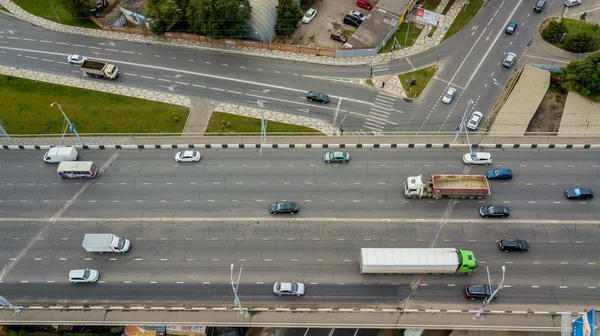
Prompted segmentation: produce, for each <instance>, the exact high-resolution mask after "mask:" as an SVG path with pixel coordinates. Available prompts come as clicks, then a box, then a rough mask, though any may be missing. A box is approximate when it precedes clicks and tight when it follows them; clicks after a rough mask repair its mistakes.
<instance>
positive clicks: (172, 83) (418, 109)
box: [0, 0, 561, 132]
mask: <svg viewBox="0 0 600 336" xmlns="http://www.w3.org/2000/svg"><path fill="white" fill-rule="evenodd" d="M531 6H532V4H531V3H530V2H529V1H525V0H519V1H516V2H511V1H506V0H504V1H497V2H487V3H486V5H485V6H484V7H483V8H482V9H481V11H480V13H479V14H478V15H477V16H476V17H475V18H474V19H473V21H472V22H470V23H469V25H467V26H466V27H465V28H464V29H463V30H462V31H460V32H459V33H458V34H456V35H455V36H454V37H453V38H452V39H451V40H449V41H446V42H444V43H442V44H441V45H439V46H438V47H436V48H434V49H431V50H428V51H427V52H424V53H421V54H418V55H415V56H412V57H410V58H409V59H402V60H397V61H393V62H390V63H387V64H381V65H375V66H374V71H375V73H376V74H377V75H393V74H398V73H403V72H408V71H412V70H414V69H418V68H421V67H424V66H428V65H431V64H438V65H439V66H440V70H439V71H438V73H437V74H436V76H435V79H434V80H433V81H432V82H431V84H430V86H429V87H428V89H427V90H426V91H425V92H424V94H423V96H422V97H421V98H420V99H418V100H415V102H414V103H412V104H411V103H405V102H403V101H402V100H401V99H399V98H392V97H389V96H386V95H384V94H382V93H378V91H377V90H376V89H374V88H372V87H370V86H367V85H357V84H352V81H349V80H354V81H357V80H360V79H364V78H367V77H368V76H369V72H370V70H369V69H370V67H369V66H352V67H339V66H325V65H315V64H304V63H297V62H289V61H281V60H274V59H264V58H258V57H249V56H242V55H234V54H222V53H216V52H213V51H205V50H196V49H184V48H177V47H171V46H162V45H147V44H137V43H132V42H126V41H108V40H106V39H101V38H90V37H84V36H78V35H70V34H62V33H57V32H53V31H47V30H44V29H41V28H38V27H33V26H30V25H28V24H26V23H23V22H21V21H18V20H14V19H12V18H9V17H7V16H5V15H2V14H0V22H1V26H2V27H3V29H2V30H0V52H1V62H2V63H3V64H8V65H13V66H19V67H25V68H31V69H39V70H43V71H50V72H54V73H57V74H61V75H67V76H82V75H81V73H80V72H79V71H78V69H77V68H76V67H75V66H72V65H69V64H67V63H66V56H67V55H69V54H83V55H86V56H89V57H93V58H98V59H103V60H107V61H110V62H114V63H116V64H117V65H118V66H119V68H120V69H121V72H122V74H123V75H122V76H121V77H120V78H119V79H118V80H117V81H116V82H117V83H120V84H125V85H130V86H138V87H143V88H150V89H153V90H158V91H165V92H169V93H177V94H182V95H187V96H193V97H202V98H209V99H214V100H220V101H226V102H233V103H237V104H243V105H253V106H254V104H255V102H256V100H258V99H261V100H264V101H265V102H266V104H265V106H266V107H267V108H270V109H274V110H278V111H288V112H292V113H297V114H309V115H311V116H316V117H321V118H323V119H326V120H329V121H333V120H334V114H335V110H336V105H337V103H338V101H339V100H340V99H341V100H342V102H341V104H340V113H342V115H344V113H346V112H348V111H349V112H350V113H349V115H348V117H347V118H346V119H345V121H344V129H345V131H346V132H352V131H359V130H362V132H370V131H373V130H376V131H386V132H390V131H412V132H415V131H420V132H431V131H434V132H437V131H453V130H455V129H456V127H457V126H458V123H459V121H460V119H461V118H462V116H463V114H464V113H465V110H466V109H467V106H468V107H469V109H468V113H471V112H472V111H474V110H477V111H481V112H483V113H484V115H485V114H487V112H488V111H489V110H490V108H491V107H492V105H493V104H494V102H495V100H496V97H497V96H498V94H499V93H500V87H501V86H502V85H503V84H504V83H505V82H506V80H507V78H508V76H509V74H510V73H511V69H506V68H504V67H503V66H502V65H501V64H500V62H501V61H502V59H503V58H504V55H505V54H506V53H507V52H509V51H510V52H514V53H516V54H517V55H521V54H522V53H523V51H524V50H525V49H526V48H527V46H528V43H529V42H530V40H531V38H532V37H533V36H534V34H535V31H536V29H537V27H538V25H539V24H540V23H541V22H542V20H543V18H544V17H545V14H546V13H547V12H548V11H557V10H558V8H560V7H561V3H560V2H558V1H551V2H549V3H548V4H547V5H546V10H545V11H544V12H543V13H541V14H537V13H534V12H533V11H532V10H531ZM510 21H516V22H518V23H519V27H518V28H517V30H516V32H515V34H513V35H507V34H505V33H504V29H505V27H506V25H507V23H508V22H510ZM438 56H439V58H438ZM519 66H522V64H521V63H517V64H515V66H513V68H517V67H519ZM494 80H496V81H497V82H498V83H499V84H494V83H495V82H494ZM448 86H452V87H455V88H456V89H457V90H458V93H457V97H456V98H455V99H454V101H453V102H452V103H451V104H448V105H446V104H443V103H441V96H442V93H443V92H444V91H445V89H446V87H448ZM308 90H316V91H322V92H325V93H327V94H330V95H331V96H332V97H333V100H332V102H331V103H330V104H328V105H322V104H317V103H310V102H307V101H306V99H305V97H304V95H305V93H306V91H308ZM470 100H471V101H473V103H472V104H470V105H469V104H468V102H469V101H470ZM372 110H373V111H382V110H384V111H386V113H387V115H382V114H381V113H379V115H377V114H372V113H370V112H371V111H372ZM340 120H341V117H340V118H338V119H337V121H338V123H339V121H340ZM369 125H371V126H369ZM373 127H375V128H373Z"/></svg>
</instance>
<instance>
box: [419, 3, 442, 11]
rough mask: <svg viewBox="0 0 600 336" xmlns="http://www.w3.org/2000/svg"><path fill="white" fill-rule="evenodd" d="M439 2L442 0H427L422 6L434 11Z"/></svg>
mask: <svg viewBox="0 0 600 336" xmlns="http://www.w3.org/2000/svg"><path fill="white" fill-rule="evenodd" d="M440 2H442V0H427V1H426V2H425V4H424V5H423V8H424V9H426V10H428V11H431V12H435V10H436V9H437V7H438V6H439V5H440Z"/></svg>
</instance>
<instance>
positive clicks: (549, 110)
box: [527, 83, 567, 135]
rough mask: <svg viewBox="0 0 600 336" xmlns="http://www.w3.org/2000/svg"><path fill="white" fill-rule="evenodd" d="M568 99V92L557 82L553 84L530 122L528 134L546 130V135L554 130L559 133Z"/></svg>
mask: <svg viewBox="0 0 600 336" xmlns="http://www.w3.org/2000/svg"><path fill="white" fill-rule="evenodd" d="M566 100H567V92H565V91H563V90H562V89H561V88H560V87H558V86H557V84H555V83H553V84H551V86H550V88H548V91H547V92H546V95H544V98H543V99H542V102H541V103H540V106H538V108H537V110H536V111H535V114H534V115H533V118H531V121H530V122H529V126H528V127H527V133H529V134H528V135H536V133H537V132H545V133H546V135H548V134H547V133H548V132H552V133H554V135H556V134H558V129H559V128H560V120H561V118H562V114H563V110H564V109H565V102H566Z"/></svg>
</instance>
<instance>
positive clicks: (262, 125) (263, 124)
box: [256, 99, 267, 155]
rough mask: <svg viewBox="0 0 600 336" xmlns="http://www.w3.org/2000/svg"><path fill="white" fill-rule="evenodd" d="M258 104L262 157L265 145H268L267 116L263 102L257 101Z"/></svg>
mask: <svg viewBox="0 0 600 336" xmlns="http://www.w3.org/2000/svg"><path fill="white" fill-rule="evenodd" d="M256 103H257V104H258V107H259V108H260V151H259V153H260V155H262V149H263V147H264V145H265V144H266V143H267V122H266V121H265V114H264V112H263V108H264V105H263V102H262V100H260V99H259V100H257V101H256Z"/></svg>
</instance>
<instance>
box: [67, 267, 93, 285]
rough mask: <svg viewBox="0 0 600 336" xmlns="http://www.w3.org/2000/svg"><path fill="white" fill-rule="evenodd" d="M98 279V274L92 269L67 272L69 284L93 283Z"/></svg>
mask: <svg viewBox="0 0 600 336" xmlns="http://www.w3.org/2000/svg"><path fill="white" fill-rule="evenodd" d="M99 277H100V272H98V271H96V270H94V269H89V268H86V269H78V270H72V271H70V272H69V281H70V282H71V283H79V282H89V283H94V282H96V281H98V278H99Z"/></svg>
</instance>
